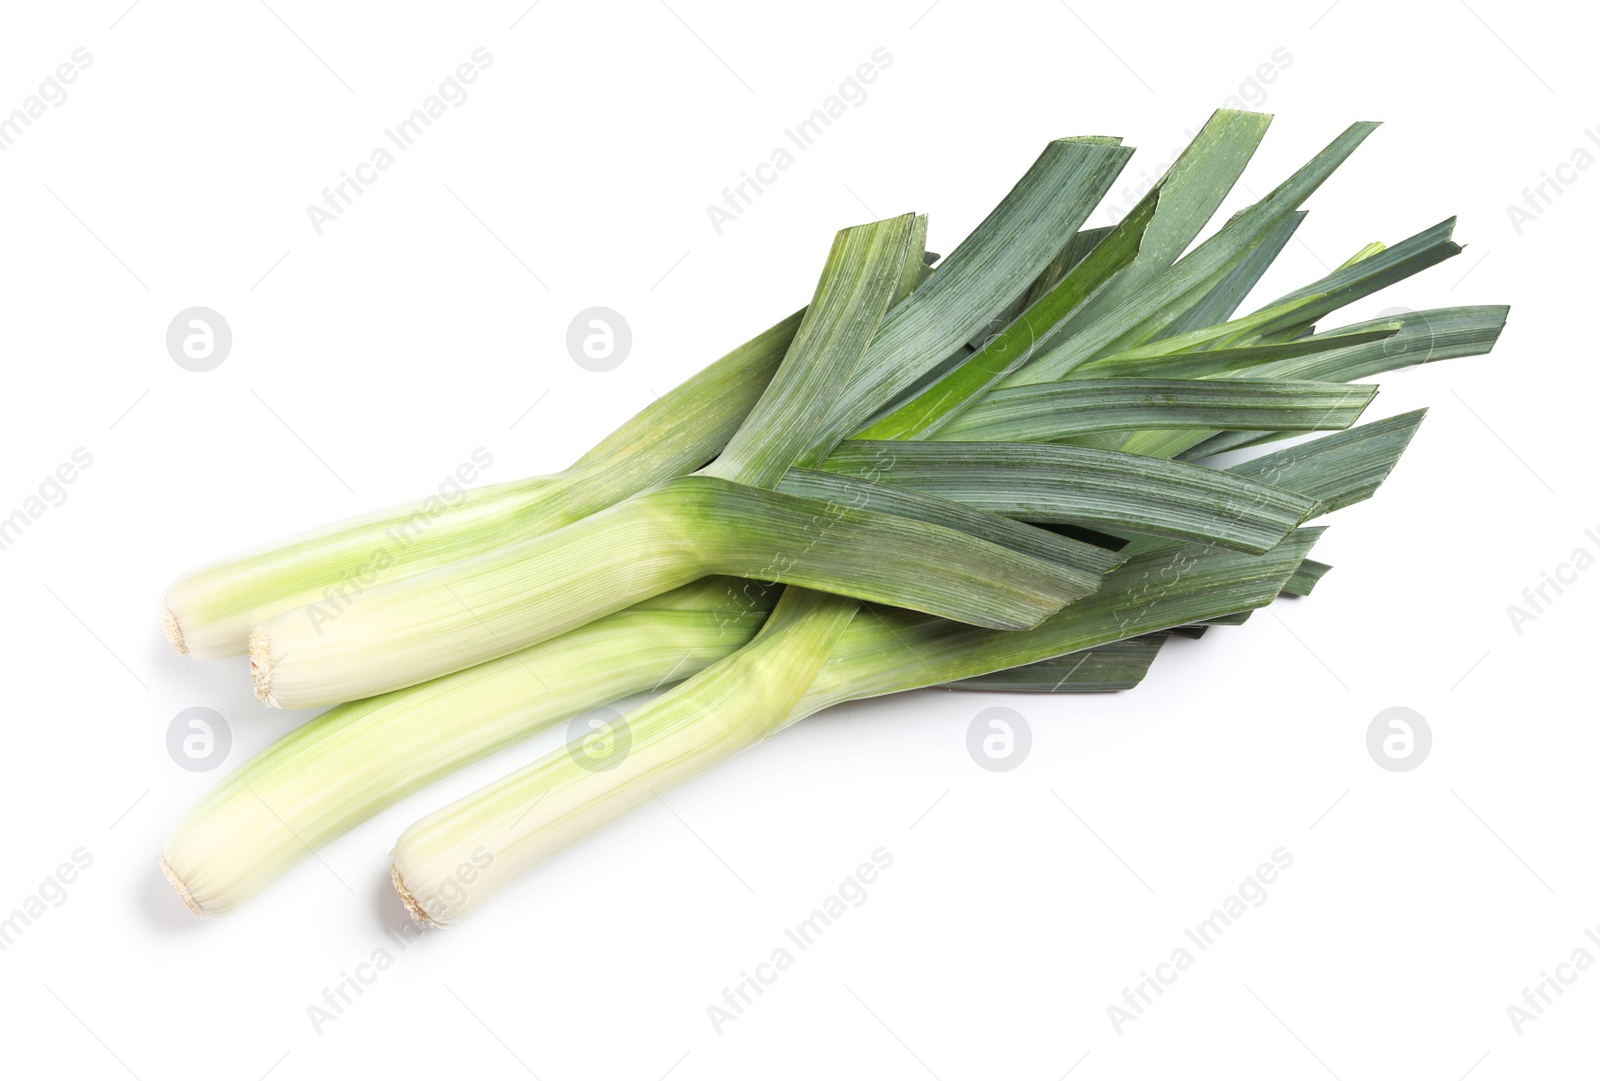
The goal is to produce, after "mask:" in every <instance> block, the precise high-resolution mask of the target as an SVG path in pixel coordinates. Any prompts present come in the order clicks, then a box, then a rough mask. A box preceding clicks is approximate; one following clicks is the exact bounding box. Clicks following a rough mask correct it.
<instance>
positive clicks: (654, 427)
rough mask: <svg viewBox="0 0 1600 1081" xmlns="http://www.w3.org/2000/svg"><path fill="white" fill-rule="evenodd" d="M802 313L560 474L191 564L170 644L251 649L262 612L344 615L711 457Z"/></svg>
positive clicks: (172, 610)
mask: <svg viewBox="0 0 1600 1081" xmlns="http://www.w3.org/2000/svg"><path fill="white" fill-rule="evenodd" d="M803 314H804V312H796V313H795V314H794V315H791V316H790V317H789V318H787V319H785V320H783V321H782V322H780V323H778V324H776V325H775V326H772V327H770V328H769V329H767V330H766V331H763V332H762V333H761V334H758V335H756V337H754V338H752V339H751V340H750V341H748V342H746V343H745V344H743V345H741V346H739V347H738V348H737V349H735V350H734V351H733V352H731V353H729V354H728V355H727V356H725V357H723V358H722V359H720V360H718V361H716V362H715V363H713V364H712V365H710V366H709V367H707V368H706V369H705V370H703V371H701V372H699V373H698V374H696V375H694V376H691V377H690V378H689V379H688V380H686V381H685V382H683V383H682V384H680V385H679V386H678V387H676V388H674V389H673V390H671V391H669V392H668V393H666V394H665V395H663V396H662V397H660V398H659V399H657V400H656V401H655V402H653V403H652V404H651V405H649V406H647V407H646V408H645V409H643V410H642V411H640V412H639V413H638V414H637V415H636V416H634V417H633V418H632V419H630V420H629V421H628V422H627V423H625V424H623V425H622V427H620V428H618V429H617V430H616V431H615V432H613V433H612V434H611V435H609V436H607V437H606V438H605V439H603V440H601V441H600V443H599V444H597V445H596V446H595V447H594V449H593V450H591V451H589V452H588V453H587V454H585V455H584V456H583V457H581V458H579V459H578V460H577V461H576V462H575V463H573V465H572V466H571V467H569V468H568V469H566V470H564V471H562V472H560V473H555V474H552V475H550V476H544V477H530V478H527V479H524V480H517V481H510V482H506V483H503V484H491V485H487V486H483V487H478V488H466V489H463V488H462V486H461V485H460V483H459V482H458V481H457V479H456V478H455V477H452V478H450V480H449V481H448V482H447V483H446V484H445V485H444V486H442V488H441V491H440V492H439V493H438V494H436V495H432V496H429V497H427V498H426V499H421V500H416V501H413V502H410V503H402V504H400V505H398V506H394V507H388V508H385V509H384V510H379V511H373V512H370V513H368V514H364V515H360V516H358V517H355V518H350V519H347V520H345V521H342V522H335V523H333V524H332V525H328V526H323V527H322V528H320V529H315V530H312V531H310V532H308V533H303V534H301V535H299V536H297V537H291V538H289V539H288V540H283V541H278V542H276V543H273V544H269V545H266V546H264V547H261V548H256V549H253V550H251V551H248V552H243V553H241V554H239V555H235V556H230V557H228V558H226V559H222V560H219V561H217V562H215V563H212V564H209V565H207V566H204V567H200V568H198V569H196V570H193V571H190V572H188V573H187V574H184V575H183V576H181V577H180V578H178V579H177V580H176V581H174V582H173V583H172V584H171V585H170V586H168V587H167V590H166V593H165V595H164V597H163V601H162V607H161V616H162V624H163V626H164V627H165V628H166V632H167V637H168V639H169V641H171V643H172V646H173V648H174V649H176V650H177V651H178V652H179V653H192V654H194V655H195V656H197V657H225V656H231V655H233V654H236V653H243V652H245V650H246V648H247V647H248V644H249V637H250V626H251V622H252V620H253V619H255V618H261V617H264V616H268V615H271V614H274V613H277V612H281V611H284V610H285V609H293V608H300V609H305V610H306V611H307V612H308V614H310V615H312V616H317V615H320V616H322V617H324V618H326V617H328V616H333V615H337V614H338V613H339V612H341V611H342V610H343V609H344V608H345V607H347V606H349V605H351V604H353V603H355V601H356V599H357V598H359V596H360V594H361V593H363V592H365V591H366V590H367V589H370V588H373V587H374V586H377V585H381V584H382V583H385V582H393V581H397V580H399V579H401V578H404V577H406V576H408V575H413V574H418V573H422V572H424V571H427V570H429V569H432V568H435V567H439V566H442V565H445V564H447V563H451V562H454V561H456V560H461V559H468V558H471V557H472V556H475V555H478V554H481V553H483V552H489V551H493V550H495V549H497V548H499V547H500V546H502V545H504V544H507V543H509V542H511V541H514V540H521V539H525V538H527V537H531V536H537V535H539V534H542V533H547V532H550V531H552V530H555V529H558V528H560V527H561V526H564V525H568V524H570V523H572V522H575V521H578V520H579V519H581V518H584V517H586V516H588V515H590V514H593V513H594V512H595V511H598V510H601V509H603V508H605V507H609V506H611V505H612V504H614V503H616V502H618V501H620V500H622V499H624V498H626V497H628V496H630V495H633V494H634V493H636V492H640V491H643V490H644V489H645V488H648V487H650V486H651V485H654V484H658V483H660V482H662V481H664V480H667V479H669V478H671V477H675V476H681V475H683V474H686V473H689V472H691V471H693V470H695V469H698V468H700V467H701V466H702V465H704V464H705V463H706V462H707V461H709V460H710V459H711V458H713V457H715V456H716V454H717V452H718V451H720V450H721V449H722V447H723V445H724V444H725V443H726V442H727V440H728V438H729V436H731V435H732V434H733V432H734V431H735V430H736V429H737V428H738V427H739V425H740V424H741V423H743V421H744V418H745V416H746V415H747V414H748V413H749V412H750V409H751V407H752V406H754V405H755V403H756V401H757V400H758V399H759V398H760V396H761V392H762V391H763V389H765V387H766V385H767V383H768V381H769V380H770V379H771V378H772V374H773V372H775V371H777V369H778V365H779V363H780V362H781V361H782V359H783V356H784V353H785V352H786V351H787V350H788V348H789V343H790V342H791V341H792V340H793V338H794V335H795V332H796V331H797V330H798V329H799V326H800V321H801V317H802V316H803ZM480 464H481V463H480Z"/></svg>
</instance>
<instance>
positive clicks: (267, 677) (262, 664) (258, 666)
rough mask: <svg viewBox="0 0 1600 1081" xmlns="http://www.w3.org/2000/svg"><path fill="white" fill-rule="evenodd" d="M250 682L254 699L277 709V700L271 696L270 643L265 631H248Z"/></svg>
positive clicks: (256, 629)
mask: <svg viewBox="0 0 1600 1081" xmlns="http://www.w3.org/2000/svg"><path fill="white" fill-rule="evenodd" d="M250 682H251V683H253V684H254V685H255V689H256V698H258V699H260V700H261V702H262V703H263V704H265V705H268V706H271V707H272V708H273V709H277V708H279V707H278V700H277V699H276V698H274V697H273V696H272V643H271V642H270V641H268V639H267V634H266V632H265V631H263V630H261V629H260V628H258V627H252V628H251V629H250Z"/></svg>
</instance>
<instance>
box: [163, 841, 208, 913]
mask: <svg viewBox="0 0 1600 1081" xmlns="http://www.w3.org/2000/svg"><path fill="white" fill-rule="evenodd" d="M159 862H160V864H161V873H162V874H164V875H166V876H167V884H168V885H170V886H171V887H172V888H173V890H174V891H175V892H176V893H177V895H178V896H179V897H181V898H183V903H184V904H186V905H188V906H189V911H190V912H193V913H194V914H195V915H196V916H204V915H205V914H206V913H205V909H203V908H201V907H200V905H199V904H198V903H197V902H196V901H195V899H194V894H192V893H190V892H189V887H188V886H185V885H184V884H183V879H181V878H179V877H178V875H177V873H176V872H175V871H173V869H172V865H171V864H170V863H168V862H167V857H165V856H162V857H160V860H159Z"/></svg>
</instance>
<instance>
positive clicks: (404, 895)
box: [389, 863, 449, 927]
mask: <svg viewBox="0 0 1600 1081" xmlns="http://www.w3.org/2000/svg"><path fill="white" fill-rule="evenodd" d="M389 878H390V879H391V880H392V881H393V882H394V892H396V893H398V894H399V895H400V903H401V904H403V905H405V906H406V911H407V912H409V913H411V920H412V922H413V923H415V924H416V925H417V926H418V927H448V926H449V924H446V923H440V922H439V921H438V920H436V919H434V918H433V917H432V916H430V915H428V913H427V911H426V910H425V909H424V908H423V907H422V905H421V904H420V903H418V901H417V899H416V897H415V896H413V895H412V893H411V891H410V890H409V889H407V888H406V881H405V879H403V878H401V877H400V868H399V867H397V866H395V865H394V864H392V863H391V864H390V865H389Z"/></svg>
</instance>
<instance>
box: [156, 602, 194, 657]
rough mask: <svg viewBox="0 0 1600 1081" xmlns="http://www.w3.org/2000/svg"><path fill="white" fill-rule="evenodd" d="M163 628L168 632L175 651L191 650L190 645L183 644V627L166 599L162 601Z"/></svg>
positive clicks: (182, 652) (168, 638)
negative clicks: (179, 624)
mask: <svg viewBox="0 0 1600 1081" xmlns="http://www.w3.org/2000/svg"><path fill="white" fill-rule="evenodd" d="M161 629H162V630H163V631H166V632H167V641H168V642H170V643H171V644H172V651H173V652H174V653H178V654H184V653H187V652H189V647H188V646H186V645H184V644H183V628H182V627H180V626H178V617H177V616H175V615H173V614H172V609H170V608H168V607H167V605H166V602H165V601H163V602H162V603H161Z"/></svg>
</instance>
